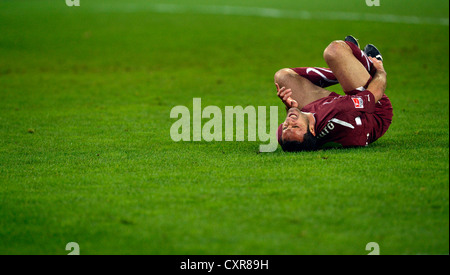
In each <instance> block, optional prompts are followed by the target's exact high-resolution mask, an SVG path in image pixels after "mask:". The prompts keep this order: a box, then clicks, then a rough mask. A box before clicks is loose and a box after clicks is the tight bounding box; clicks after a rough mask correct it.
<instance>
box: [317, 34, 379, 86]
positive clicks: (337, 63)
mask: <svg viewBox="0 0 450 275" xmlns="http://www.w3.org/2000/svg"><path fill="white" fill-rule="evenodd" d="M323 57H324V59H325V62H326V63H327V64H328V66H329V67H330V69H331V70H332V71H333V73H334V75H335V76H336V78H337V79H338V80H339V83H340V84H341V86H342V89H343V90H344V91H345V92H347V91H352V90H355V89H356V88H359V87H361V86H365V85H366V84H367V82H368V81H369V80H370V78H371V76H370V74H369V72H368V71H367V69H366V68H365V67H364V66H363V64H362V63H361V62H360V60H358V59H357V58H356V57H355V55H354V53H353V51H352V49H351V48H350V46H349V45H348V44H347V43H345V42H344V41H342V40H336V41H333V42H331V44H330V45H328V47H327V48H326V49H325V51H324V53H323Z"/></svg>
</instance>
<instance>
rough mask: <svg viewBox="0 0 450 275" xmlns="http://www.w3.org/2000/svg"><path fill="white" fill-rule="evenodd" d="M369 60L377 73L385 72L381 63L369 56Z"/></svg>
mask: <svg viewBox="0 0 450 275" xmlns="http://www.w3.org/2000/svg"><path fill="white" fill-rule="evenodd" d="M369 58H370V60H371V61H372V63H373V66H374V67H375V69H376V70H377V71H379V72H384V73H386V71H385V70H384V66H383V61H381V60H378V59H376V58H374V57H370V56H369Z"/></svg>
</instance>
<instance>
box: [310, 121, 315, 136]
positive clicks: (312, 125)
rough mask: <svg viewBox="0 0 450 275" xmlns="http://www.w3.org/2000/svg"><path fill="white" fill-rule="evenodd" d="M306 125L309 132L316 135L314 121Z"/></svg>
mask: <svg viewBox="0 0 450 275" xmlns="http://www.w3.org/2000/svg"><path fill="white" fill-rule="evenodd" d="M308 127H309V131H310V132H311V134H312V135H313V136H316V129H315V128H316V127H314V122H311V121H310V122H309V125H308Z"/></svg>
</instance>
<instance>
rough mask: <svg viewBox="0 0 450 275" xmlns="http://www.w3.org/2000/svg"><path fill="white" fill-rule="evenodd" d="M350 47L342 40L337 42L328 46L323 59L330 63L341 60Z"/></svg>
mask: <svg viewBox="0 0 450 275" xmlns="http://www.w3.org/2000/svg"><path fill="white" fill-rule="evenodd" d="M347 48H348V45H347V44H346V43H345V42H344V41H342V40H335V41H333V42H331V43H330V45H328V47H326V48H325V50H324V51H323V58H324V59H325V61H330V60H333V59H336V58H339V57H340V56H341V55H342V53H343V52H344V51H346V50H347Z"/></svg>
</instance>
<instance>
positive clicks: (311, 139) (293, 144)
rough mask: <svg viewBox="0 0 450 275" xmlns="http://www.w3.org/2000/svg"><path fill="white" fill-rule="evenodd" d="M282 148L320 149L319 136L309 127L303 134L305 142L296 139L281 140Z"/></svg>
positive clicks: (288, 149)
mask: <svg viewBox="0 0 450 275" xmlns="http://www.w3.org/2000/svg"><path fill="white" fill-rule="evenodd" d="M280 145H281V149H283V151H285V152H299V151H314V150H317V149H319V146H318V145H317V138H316V137H315V136H314V135H313V134H312V133H311V131H310V130H309V129H307V132H306V134H305V135H304V136H303V142H300V141H296V140H283V139H281V142H280Z"/></svg>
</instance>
